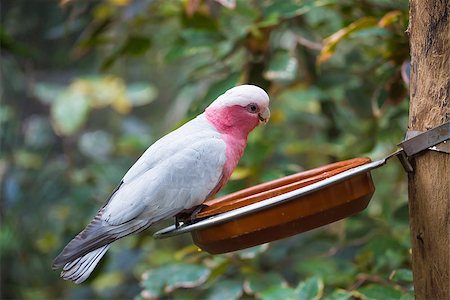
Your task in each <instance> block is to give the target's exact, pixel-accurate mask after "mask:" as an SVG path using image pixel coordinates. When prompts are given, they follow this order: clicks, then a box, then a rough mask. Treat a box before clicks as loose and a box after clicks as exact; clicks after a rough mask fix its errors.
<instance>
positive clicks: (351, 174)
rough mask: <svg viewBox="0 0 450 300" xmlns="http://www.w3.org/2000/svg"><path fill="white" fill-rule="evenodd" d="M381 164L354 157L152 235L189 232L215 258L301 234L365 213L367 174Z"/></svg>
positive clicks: (226, 201) (217, 202)
mask: <svg viewBox="0 0 450 300" xmlns="http://www.w3.org/2000/svg"><path fill="white" fill-rule="evenodd" d="M384 163H385V161H377V162H371V160H370V159H369V158H355V159H351V160H347V161H342V162H337V163H333V164H329V165H326V166H323V167H320V168H316V169H312V170H308V171H305V172H301V173H298V174H294V175H290V176H286V177H283V178H280V179H277V180H273V181H270V182H266V183H263V184H260V185H257V186H254V187H250V188H247V189H244V190H241V191H238V192H236V193H233V194H229V195H227V196H224V197H220V198H217V199H213V200H209V201H206V202H205V203H204V204H205V205H206V208H204V209H203V210H202V211H200V213H199V214H198V215H197V218H196V219H195V220H194V223H193V224H189V225H185V226H181V227H178V228H175V226H172V227H169V228H166V229H163V230H161V231H159V232H157V233H156V234H155V236H156V237H160V238H161V237H167V236H173V235H177V234H180V233H184V232H190V233H191V235H192V239H193V241H194V243H195V244H196V245H197V246H198V247H200V248H201V249H202V250H204V251H207V252H209V253H211V254H219V253H225V252H230V251H235V250H240V249H244V248H248V247H252V246H256V245H259V244H263V243H266V242H270V241H274V240H278V239H282V238H285V237H288V236H292V235H295V234H298V233H301V232H305V231H308V230H311V229H314V228H317V227H320V226H323V225H326V224H329V223H332V222H335V221H337V220H340V219H343V218H345V217H348V216H350V215H353V214H356V213H357V212H359V211H361V210H363V209H364V208H366V207H367V204H368V203H369V201H370V199H371V197H372V195H373V193H374V191H375V187H374V185H373V182H372V177H371V174H370V170H371V169H373V168H376V167H378V166H380V165H382V164H384Z"/></svg>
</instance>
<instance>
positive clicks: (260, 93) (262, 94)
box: [209, 84, 269, 108]
mask: <svg viewBox="0 0 450 300" xmlns="http://www.w3.org/2000/svg"><path fill="white" fill-rule="evenodd" d="M250 103H256V104H258V105H259V106H260V107H268V106H269V95H267V93H266V91H264V90H263V89H262V88H260V87H258V86H256V85H250V84H244V85H238V86H236V87H234V88H231V89H229V90H228V91H226V92H225V93H224V94H222V95H220V96H219V97H218V98H217V99H216V100H215V101H214V102H213V103H211V105H210V106H209V107H212V108H214V107H225V106H233V105H240V106H246V105H248V104H250Z"/></svg>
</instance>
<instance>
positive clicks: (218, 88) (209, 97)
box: [204, 73, 241, 103]
mask: <svg viewBox="0 0 450 300" xmlns="http://www.w3.org/2000/svg"><path fill="white" fill-rule="evenodd" d="M240 77H241V73H233V74H230V75H229V76H227V77H226V78H224V79H222V80H219V81H216V82H214V83H213V84H212V85H211V86H210V87H209V89H208V92H207V93H206V95H205V97H204V100H205V101H206V102H208V103H211V101H213V100H214V99H216V98H217V97H219V96H220V95H222V94H223V93H224V92H226V91H227V90H228V89H230V88H232V87H234V86H235V85H236V84H237V83H238V81H239V78H240Z"/></svg>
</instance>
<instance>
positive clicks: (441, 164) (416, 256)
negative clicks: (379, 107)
mask: <svg viewBox="0 0 450 300" xmlns="http://www.w3.org/2000/svg"><path fill="white" fill-rule="evenodd" d="M409 6H410V7H409V28H408V31H409V34H410V46H411V81H410V99H411V100H410V101H411V103H410V112H409V130H416V131H426V130H428V129H430V128H433V127H435V126H438V125H440V124H442V123H445V122H447V121H449V120H450V25H449V24H450V1H448V0H410V2H409ZM412 164H413V167H414V173H411V174H410V175H409V178H408V185H409V188H408V193H409V216H410V228H411V241H412V267H413V276H414V292H415V298H416V299H450V274H449V273H450V222H449V220H450V154H445V153H437V152H433V151H425V152H424V153H422V154H419V155H418V156H417V157H415V158H414V159H413V160H412Z"/></svg>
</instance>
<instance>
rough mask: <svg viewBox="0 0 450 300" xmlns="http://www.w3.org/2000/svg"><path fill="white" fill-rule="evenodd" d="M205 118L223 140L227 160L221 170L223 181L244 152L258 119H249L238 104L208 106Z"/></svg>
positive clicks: (226, 179)
mask: <svg viewBox="0 0 450 300" xmlns="http://www.w3.org/2000/svg"><path fill="white" fill-rule="evenodd" d="M205 117H206V119H207V120H208V121H209V122H210V123H211V124H212V125H213V126H214V127H215V128H216V130H217V131H218V132H219V133H220V134H221V136H222V139H223V140H224V141H225V143H226V145H227V148H226V157H227V161H226V163H225V166H224V170H223V180H224V183H225V182H226V181H228V179H229V177H230V176H231V173H232V172H233V170H234V168H235V167H236V165H237V163H238V162H239V160H240V159H241V157H242V154H243V153H244V150H245V146H246V145H247V137H248V134H249V133H250V132H251V131H252V130H253V129H254V128H255V127H256V126H257V125H258V124H259V120H258V119H257V118H256V119H250V118H249V116H248V114H247V113H246V112H245V111H244V110H243V109H242V107H240V106H227V107H219V108H216V107H208V108H207V109H206V110H205Z"/></svg>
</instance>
